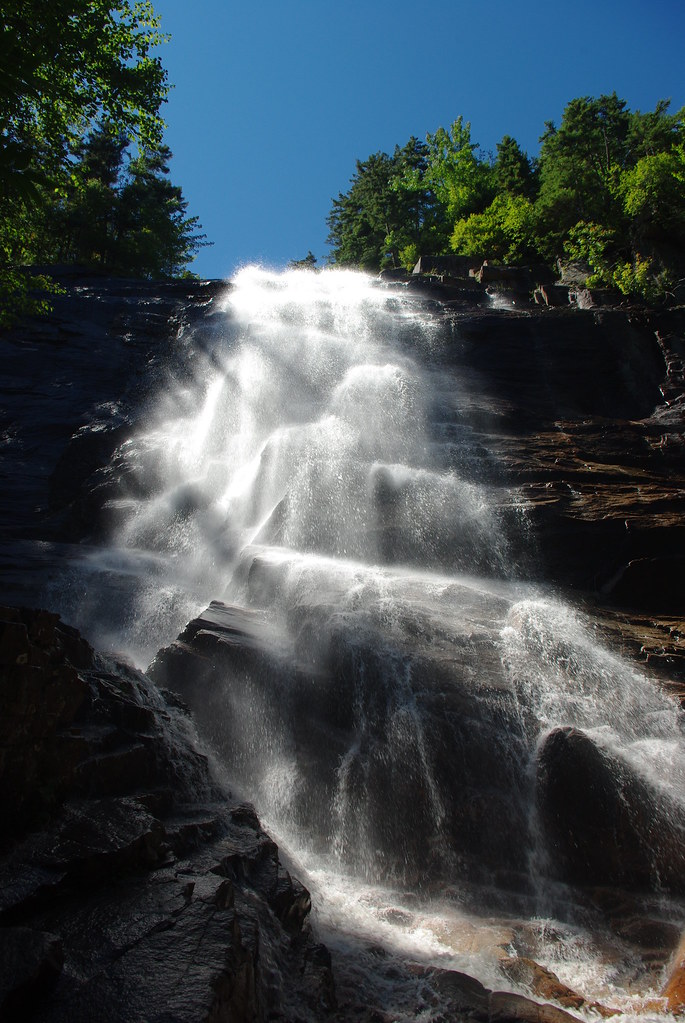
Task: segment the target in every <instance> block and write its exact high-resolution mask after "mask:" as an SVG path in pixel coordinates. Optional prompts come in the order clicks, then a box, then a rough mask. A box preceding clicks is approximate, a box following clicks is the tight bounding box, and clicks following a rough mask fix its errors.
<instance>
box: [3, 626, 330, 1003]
mask: <svg viewBox="0 0 685 1023" xmlns="http://www.w3.org/2000/svg"><path fill="white" fill-rule="evenodd" d="M0 650H1V651H2V656H1V663H0V708H1V712H0V723H1V728H2V730H1V732H0V813H1V814H2V819H3V830H2V845H1V847H0V1018H2V1019H3V1020H7V1021H12V1020H17V1021H19V1020H22V1021H23V1020H27V1019H34V1018H35V1019H39V1020H41V1021H46V1023H47V1021H50V1023H53V1021H54V1023H58V1021H59V1023H62V1021H63V1023H67V1021H69V1023H76V1021H82V1023H91V1021H92V1020H94V1019H98V1020H103V1021H107V1020H109V1021H112V1023H114V1021H116V1023H124V1021H131V1023H133V1021H139V1020H141V1019H146V1020H149V1021H153V1020H154V1021H159V1023H162V1021H163V1020H170V1019H173V1020H174V1021H176V1023H182V1021H188V1023H190V1021H196V1020H198V1019H208V1020H213V1021H215V1023H220V1021H223V1020H231V1021H234V1020H237V1021H240V1020H262V1019H267V1018H272V1014H273V1012H275V1011H277V1012H278V1013H282V1014H283V1015H284V1016H285V1017H286V1018H291V1019H294V1018H307V1019H319V1018H322V1017H324V1016H326V1015H328V1014H329V1013H330V1011H331V1010H332V1008H333V1007H334V991H333V982H332V976H331V971H330V957H329V956H328V954H327V952H326V950H325V949H323V948H322V947H321V946H319V945H317V944H316V943H315V942H314V941H313V939H312V937H311V934H310V932H309V929H308V925H307V922H306V918H307V915H308V912H309V909H310V898H309V894H308V892H307V891H306V889H305V888H304V887H303V886H302V885H301V884H300V883H299V882H298V881H297V880H295V879H294V878H292V877H291V876H290V874H289V873H288V872H287V871H286V870H285V868H284V867H283V866H282V865H281V863H280V862H279V857H278V849H277V847H276V845H275V844H274V842H273V841H272V840H271V838H270V837H269V836H268V835H267V834H265V832H264V831H263V830H262V828H261V826H260V824H259V821H258V819H257V817H256V814H255V812H254V810H253V809H252V807H251V806H249V805H247V804H243V803H240V802H238V801H237V800H235V799H233V798H231V796H230V795H229V794H228V793H225V792H223V791H222V790H221V789H220V788H219V787H218V786H217V785H216V783H214V782H213V781H212V779H211V776H210V774H209V770H208V766H207V762H206V760H205V758H204V757H202V756H201V755H200V754H198V753H197V752H196V750H195V748H194V745H193V741H192V733H191V726H190V723H189V721H188V719H187V718H186V716H185V714H184V713H183V712H182V711H181V710H179V707H178V704H174V703H173V702H171V703H170V702H167V701H166V700H165V699H164V697H163V695H162V694H160V692H159V691H158V690H157V689H156V688H155V687H154V685H153V684H152V683H151V682H150V681H149V680H148V679H147V678H146V677H145V676H144V675H142V674H141V673H140V672H137V671H135V670H134V669H132V668H130V667H128V666H126V665H125V664H121V663H117V662H114V661H111V660H107V659H103V658H101V657H99V656H98V655H96V654H95V653H94V652H93V651H92V650H91V648H90V647H89V646H88V644H87V643H85V641H84V640H83V639H82V638H81V637H80V636H79V635H78V633H76V632H75V630H73V629H70V628H68V627H66V626H64V625H63V624H62V623H61V622H60V621H59V619H58V618H57V616H56V615H52V614H49V613H47V612H43V611H35V612H34V611H27V610H20V609H16V608H2V609H0Z"/></svg>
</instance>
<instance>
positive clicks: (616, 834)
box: [537, 727, 685, 892]
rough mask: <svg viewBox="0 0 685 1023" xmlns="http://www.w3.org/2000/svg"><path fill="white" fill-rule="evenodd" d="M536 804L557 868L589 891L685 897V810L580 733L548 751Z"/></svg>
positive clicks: (548, 744) (558, 739)
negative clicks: (657, 891) (604, 888)
mask: <svg viewBox="0 0 685 1023" xmlns="http://www.w3.org/2000/svg"><path fill="white" fill-rule="evenodd" d="M537 776H538V783H537V802H538V810H539V814H540V819H541V822H542V824H543V827H544V828H545V831H546V835H547V840H548V843H549V856H550V861H551V867H552V869H553V870H554V871H556V872H557V874H558V876H559V877H561V878H562V879H563V880H566V881H571V882H572V883H576V884H582V885H602V884H606V885H619V886H622V887H624V888H638V889H639V888H649V887H653V886H657V885H663V886H666V887H670V888H672V889H673V890H674V891H678V892H683V891H685V881H684V880H683V879H684V877H685V845H684V844H683V842H682V834H683V830H684V829H685V820H683V814H682V809H681V808H680V807H678V806H676V805H675V804H674V803H673V802H672V801H671V800H670V799H668V798H666V797H665V796H661V797H659V796H657V793H656V792H655V790H654V789H652V788H650V787H648V786H647V785H646V784H645V782H643V781H642V779H640V778H639V777H638V775H637V774H636V773H635V772H634V770H633V769H632V768H631V767H630V766H629V765H628V764H627V763H624V762H621V761H619V760H618V758H617V757H616V756H614V755H613V754H610V753H609V752H607V751H606V750H603V749H600V748H599V747H598V746H597V745H596V744H595V743H594V742H593V741H592V740H591V739H590V738H588V736H587V735H585V734H584V733H583V732H581V731H579V730H578V729H575V728H570V727H565V728H557V729H555V730H554V731H552V732H550V733H549V735H548V736H547V737H546V738H545V740H544V742H543V743H542V744H541V747H540V750H539V753H538V764H537Z"/></svg>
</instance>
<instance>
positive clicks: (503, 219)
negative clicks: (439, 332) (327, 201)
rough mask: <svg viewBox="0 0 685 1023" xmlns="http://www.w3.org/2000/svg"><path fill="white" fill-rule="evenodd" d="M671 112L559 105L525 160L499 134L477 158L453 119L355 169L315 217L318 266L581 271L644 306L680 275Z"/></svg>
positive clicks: (677, 170)
mask: <svg viewBox="0 0 685 1023" xmlns="http://www.w3.org/2000/svg"><path fill="white" fill-rule="evenodd" d="M684 117H685V110H681V111H679V112H678V113H676V114H670V113H669V103H668V101H663V100H662V101H661V102H659V103H658V104H657V106H656V108H655V110H653V111H649V112H647V113H641V112H640V111H635V112H631V111H630V110H629V109H628V108H627V104H626V103H625V101H624V100H622V99H619V98H618V96H617V95H616V93H612V94H611V95H609V96H600V97H598V98H592V97H588V96H585V97H581V98H579V99H574V100H572V101H571V102H570V103H569V104H568V105H567V107H566V109H565V110H564V114H563V117H562V121H561V124H560V125H559V127H556V126H555V125H554V124H553V123H552V122H548V123H547V125H546V128H545V132H544V134H543V135H542V137H541V139H540V142H541V148H540V154H539V156H538V157H537V159H530V158H529V157H528V156H527V154H526V153H524V152H523V151H522V150H521V148H520V146H519V145H518V143H517V142H516V140H515V139H514V138H513V137H512V136H510V135H505V136H504V138H503V139H502V140H501V142H499V143H498V144H497V153H496V155H495V156H492V155H486V154H483V153H482V152H481V151H480V149H479V148H478V146H477V144H475V143H474V142H473V141H472V138H471V125H470V124H469V123H468V122H465V121H464V120H463V118H461V117H459V118H457V120H456V121H454V123H453V124H452V125H451V126H450V127H449V129H445V128H438V129H437V131H436V132H435V133H434V134H432V135H431V134H429V135H427V137H426V142H425V143H423V142H420V141H419V140H417V139H415V138H412V139H410V140H409V142H408V143H407V145H406V146H404V148H400V147H399V146H398V147H396V148H395V151H394V154H393V155H392V156H388V155H387V154H385V153H375V154H373V156H370V157H369V158H368V160H366V161H358V162H357V169H356V173H355V174H354V176H353V177H352V180H351V182H350V188H349V190H348V192H347V193H345V194H340V195H339V196H338V198H337V199H334V200H333V204H332V208H331V212H330V214H329V217H328V226H329V228H330V235H329V242H330V244H331V246H332V252H331V258H332V261H333V262H335V263H338V264H342V265H356V266H361V267H364V268H366V269H370V270H378V269H380V268H381V267H383V266H406V267H408V268H409V267H411V265H412V264H413V263H414V262H415V260H416V258H417V257H418V255H419V254H420V253H421V252H423V253H426V254H428V253H430V254H432V255H439V254H444V253H447V252H456V253H457V254H462V255H468V256H482V257H486V258H488V259H490V260H494V261H497V260H499V261H505V262H509V263H523V262H527V261H531V260H535V261H546V262H548V263H549V264H550V265H553V264H554V263H555V261H556V259H557V258H558V257H560V256H566V257H569V258H574V259H579V260H582V261H584V262H586V263H587V265H588V275H589V282H590V283H591V284H594V285H597V284H599V285H605V286H610V287H616V288H618V289H619V290H621V291H622V292H623V293H624V294H636V295H640V296H642V297H643V298H648V299H651V298H657V297H659V296H660V295H663V294H664V293H667V292H668V290H669V288H672V287H673V286H674V285H675V284H676V283H677V282H678V281H679V280H682V279H683V278H685V125H684Z"/></svg>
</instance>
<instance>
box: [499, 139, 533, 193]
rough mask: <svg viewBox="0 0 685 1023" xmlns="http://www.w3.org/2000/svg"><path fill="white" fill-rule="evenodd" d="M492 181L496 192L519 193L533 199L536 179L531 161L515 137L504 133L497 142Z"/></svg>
mask: <svg viewBox="0 0 685 1023" xmlns="http://www.w3.org/2000/svg"><path fill="white" fill-rule="evenodd" d="M492 181H493V185H494V187H495V188H496V189H497V192H498V193H502V192H506V193H507V194H508V195H521V196H524V197H525V198H526V199H533V198H534V197H535V194H536V192H537V180H536V174H535V170H534V168H533V165H532V164H531V161H530V160H529V159H528V157H527V156H526V154H525V153H524V152H523V150H522V149H521V147H520V146H519V144H518V142H517V141H516V139H515V138H512V136H511V135H505V136H504V137H503V138H502V141H501V142H498V143H497V159H496V160H495V163H494V164H493V167H492Z"/></svg>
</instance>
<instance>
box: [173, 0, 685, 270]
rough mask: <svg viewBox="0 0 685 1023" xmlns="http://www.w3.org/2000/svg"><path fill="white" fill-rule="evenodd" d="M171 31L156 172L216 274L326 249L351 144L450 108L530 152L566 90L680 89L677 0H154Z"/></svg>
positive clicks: (398, 133)
mask: <svg viewBox="0 0 685 1023" xmlns="http://www.w3.org/2000/svg"><path fill="white" fill-rule="evenodd" d="M153 2H154V7H155V10H156V11H157V13H158V14H160V15H161V17H162V27H163V29H164V31H166V32H168V33H170V35H171V40H170V42H168V43H167V44H166V45H165V46H164V47H163V48H162V49H161V55H162V60H163V62H164V65H165V67H166V68H167V70H168V72H169V80H170V82H171V83H172V84H173V85H174V89H173V91H172V93H171V97H170V100H169V102H168V104H166V106H165V108H164V115H165V119H166V121H167V122H168V126H169V127H168V131H167V135H166V140H167V142H168V144H169V145H170V146H171V148H172V150H173V152H174V159H173V162H172V178H173V180H174V183H175V184H179V185H181V187H182V188H183V192H184V195H185V197H186V198H187V199H188V201H189V212H190V213H192V214H196V215H198V216H199V217H200V220H201V222H202V225H203V228H204V231H205V232H206V233H207V235H208V238H209V239H211V240H212V241H213V242H214V245H213V247H212V248H207V249H204V250H203V251H202V252H201V253H200V254H199V256H198V258H197V259H196V261H195V263H194V264H193V269H194V270H195V271H196V272H197V273H199V274H201V275H202V276H205V277H229V276H231V274H232V273H233V271H234V270H235V269H236V267H238V266H240V265H242V264H244V263H248V262H261V263H264V264H266V265H268V266H283V265H285V263H287V261H288V260H289V259H298V258H301V257H302V256H304V255H305V254H306V252H307V250H308V249H311V250H312V251H313V252H314V254H315V255H316V256H317V257H318V258H319V260H321V259H322V258H323V257H325V255H326V252H327V245H326V235H327V228H326V223H325V221H326V216H327V214H328V212H329V210H330V205H331V199H332V198H333V197H334V196H337V195H338V193H339V192H341V191H342V192H344V191H347V188H348V187H349V180H350V177H351V175H352V174H353V173H354V169H355V160H356V159H358V158H359V159H365V158H366V157H367V156H368V155H369V154H370V153H374V152H377V151H378V150H385V151H386V152H390V153H391V152H392V151H393V149H394V147H395V145H396V144H399V145H403V144H404V143H405V142H406V141H407V140H408V139H409V138H410V136H411V135H416V136H417V137H418V138H422V139H423V138H425V136H426V133H427V132H432V131H435V129H436V128H437V127H438V126H440V125H444V126H447V125H449V124H450V123H451V122H452V121H453V120H454V119H455V118H456V117H457V116H458V115H459V114H462V115H463V116H464V118H465V120H468V121H470V122H471V126H472V138H473V140H474V141H475V142H477V143H479V144H480V146H481V148H482V149H484V150H486V151H487V150H494V149H495V146H496V143H497V142H498V141H499V140H500V139H501V137H502V136H503V135H505V134H510V135H513V136H514V137H515V138H516V139H517V140H518V141H519V143H520V144H521V145H522V146H523V148H524V149H526V150H527V151H528V153H529V154H530V155H534V154H535V153H537V150H538V139H539V136H540V135H541V134H542V132H543V130H544V124H545V121H546V120H553V121H555V122H556V123H559V121H560V119H561V115H562V112H563V109H564V106H565V104H566V103H567V102H568V101H569V100H570V99H572V98H574V97H575V96H585V95H590V96H598V95H600V94H601V93H605V92H612V91H613V90H616V92H617V93H618V95H619V96H620V97H622V98H623V99H625V100H627V101H628V105H629V107H630V108H631V109H639V110H649V109H653V108H654V105H655V104H656V102H657V100H659V99H661V98H671V100H672V109H678V108H680V107H681V106H683V104H685V60H684V56H685V0H574V2H573V3H571V4H559V3H550V2H549V0H547V2H544V3H543V2H535V0H518V2H514V0H486V2H483V3H476V2H473V0H469V2H462V0H434V2H433V3H421V0H413V2H409V0H392V2H391V0H363V2H362V0H345V2H342V3H340V2H336V3H333V2H332V0H290V2H289V0H242V2H240V3H235V2H231V0H195V2H192V0H153Z"/></svg>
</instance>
